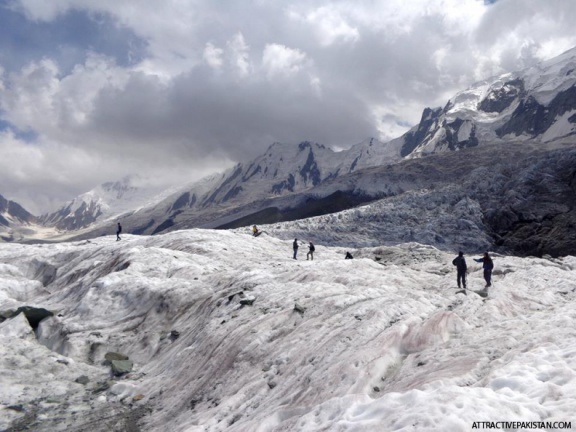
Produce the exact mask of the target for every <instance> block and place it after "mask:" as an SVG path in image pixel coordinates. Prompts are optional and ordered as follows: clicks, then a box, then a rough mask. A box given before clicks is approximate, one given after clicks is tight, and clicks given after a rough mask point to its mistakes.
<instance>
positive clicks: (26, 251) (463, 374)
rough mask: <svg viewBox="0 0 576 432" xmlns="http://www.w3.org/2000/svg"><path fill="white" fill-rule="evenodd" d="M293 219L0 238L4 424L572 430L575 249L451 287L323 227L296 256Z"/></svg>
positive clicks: (416, 248) (510, 262)
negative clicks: (244, 226)
mask: <svg viewBox="0 0 576 432" xmlns="http://www.w3.org/2000/svg"><path fill="white" fill-rule="evenodd" d="M333 217H334V219H335V222H334V223H332V224H331V226H332V228H333V231H336V229H337V228H338V227H339V223H338V222H337V221H338V215H333ZM426 223H428V224H429V225H430V229H431V230H435V229H437V228H438V225H439V224H440V223H442V221H439V220H438V221H437V220H434V219H432V220H430V221H429V222H425V221H424V220H423V221H422V224H426ZM299 224H300V227H296V226H295V224H285V223H281V224H278V230H279V231H282V232H283V233H284V234H285V235H286V236H289V237H288V239H286V240H282V239H280V238H277V237H275V236H267V235H262V236H260V237H257V238H254V237H252V236H250V234H249V232H247V230H227V231H215V230H204V229H194V230H184V231H178V232H172V233H168V234H161V235H158V236H151V237H149V236H145V237H144V236H132V235H129V234H128V235H125V236H123V240H122V241H121V242H117V241H115V236H107V237H101V238H96V239H91V240H89V241H83V242H74V243H71V242H63V243H60V244H57V245H51V244H43V245H25V246H24V245H15V244H11V245H3V244H0V263H2V264H1V265H0V281H1V282H0V376H1V377H2V391H1V394H0V404H1V406H0V413H1V415H0V430H3V431H26V430H27V431H35V432H55V431H69V432H73V431H77V432H79V431H90V432H110V431H147V432H165V431H180V432H184V431H190V432H192V431H206V432H218V431H226V432H246V431H262V432H264V431H266V432H280V431H285V432H288V431H306V432H321V431H324V432H325V431H341V432H360V431H361V432H369V431H393V430H396V431H415V430H426V431H450V432H460V431H473V430H476V429H478V430H482V429H484V430H489V429H498V428H497V427H496V426H495V427H493V428H490V427H483V426H485V425H486V424H487V423H488V422H490V423H489V425H492V424H493V423H495V422H500V424H501V425H502V426H503V425H504V423H503V422H510V424H512V422H516V423H514V426H512V425H510V428H509V430H512V429H518V430H519V429H525V430H528V429H527V428H524V427H522V426H520V425H519V424H520V420H522V421H524V422H525V423H526V424H527V423H528V422H529V423H530V426H531V428H532V429H538V430H571V429H572V428H573V427H574V420H572V419H573V418H574V411H575V408H576V358H575V356H574V353H575V352H576V338H575V337H574V332H575V331H574V315H575V312H574V303H575V302H576V283H575V281H576V257H574V256H569V257H564V258H561V259H540V258H534V257H530V258H519V257H515V256H506V255H497V254H492V257H493V260H494V265H495V268H494V272H493V288H490V289H489V291H488V292H485V293H484V295H486V297H481V296H479V295H477V294H476V293H474V292H473V291H464V292H462V291H461V290H458V289H457V288H456V272H455V268H454V266H453V265H452V264H451V261H452V259H453V258H454V256H455V253H454V252H450V253H446V252H442V251H439V250H438V249H435V248H433V247H430V246H424V245H421V244H417V243H407V244H400V245H397V246H394V247H386V246H378V247H374V248H353V249H344V248H340V247H335V246H330V245H329V244H330V241H331V237H330V236H331V235H332V232H330V231H328V230H327V231H325V232H324V234H325V235H326V236H325V237H323V238H321V241H319V242H318V244H317V246H316V253H315V256H314V261H306V259H305V258H304V257H303V255H304V254H303V252H305V251H303V250H302V249H303V248H301V250H300V256H299V257H298V258H299V259H298V260H294V259H292V246H291V244H292V240H293V237H292V235H293V234H294V231H291V229H290V227H289V226H287V225H294V227H295V228H297V229H302V228H304V227H306V226H308V225H311V226H313V225H315V223H312V221H310V220H302V221H299ZM342 228H343V229H345V228H346V226H342ZM371 229H373V232H372V237H376V236H378V230H379V227H378V226H377V225H374V226H373V227H372V228H371ZM366 233H367V234H368V233H369V229H367V231H366ZM299 238H300V237H299ZM302 240H304V241H305V240H308V238H307V237H302ZM346 250H349V251H351V252H352V254H353V256H354V259H353V260H344V254H345V252H346ZM479 256H481V255H468V254H466V259H467V261H468V268H469V275H468V288H469V289H471V290H481V289H482V287H484V280H483V277H482V268H481V265H480V264H478V263H475V262H474V261H473V260H472V258H476V257H479ZM114 353H115V354H114ZM123 356H124V357H123ZM118 358H128V360H127V361H120V362H118V361H117V360H113V359H118ZM111 363H112V365H111ZM122 366H123V367H124V368H125V369H124V371H125V372H127V371H128V370H129V368H131V369H132V370H131V371H130V372H129V373H123V372H122V371H121V370H119V367H122ZM113 367H114V368H115V370H116V371H117V372H116V375H119V376H113V372H112V370H113V369H112V368H113ZM560 422H566V423H560ZM570 422H571V425H572V426H568V423H570ZM547 424H549V425H550V427H548V426H547ZM552 424H554V426H552ZM502 428H503V429H504V428H505V427H504V426H503V427H502Z"/></svg>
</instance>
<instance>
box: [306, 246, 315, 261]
mask: <svg viewBox="0 0 576 432" xmlns="http://www.w3.org/2000/svg"><path fill="white" fill-rule="evenodd" d="M315 250H316V248H315V247H314V245H313V244H312V242H310V244H309V245H308V253H307V254H306V261H308V259H310V260H311V261H314V251H315Z"/></svg>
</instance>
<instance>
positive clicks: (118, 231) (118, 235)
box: [116, 222, 122, 241]
mask: <svg viewBox="0 0 576 432" xmlns="http://www.w3.org/2000/svg"><path fill="white" fill-rule="evenodd" d="M121 232H122V225H120V222H118V228H116V241H118V240H122V239H121V238H120V233H121Z"/></svg>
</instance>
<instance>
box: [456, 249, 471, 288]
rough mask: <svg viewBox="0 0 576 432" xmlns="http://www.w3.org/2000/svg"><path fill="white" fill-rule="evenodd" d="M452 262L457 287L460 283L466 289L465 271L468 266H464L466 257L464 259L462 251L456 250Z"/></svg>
mask: <svg viewBox="0 0 576 432" xmlns="http://www.w3.org/2000/svg"><path fill="white" fill-rule="evenodd" d="M452 264H453V265H455V266H456V282H457V283H458V288H461V286H460V284H462V286H463V287H464V289H466V271H467V270H468V267H467V266H466V259H464V252H462V251H460V252H458V256H457V257H456V258H454V259H453V260H452Z"/></svg>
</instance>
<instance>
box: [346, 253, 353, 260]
mask: <svg viewBox="0 0 576 432" xmlns="http://www.w3.org/2000/svg"><path fill="white" fill-rule="evenodd" d="M344 259H354V257H353V256H352V254H351V253H350V252H346V256H345V257H344Z"/></svg>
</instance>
